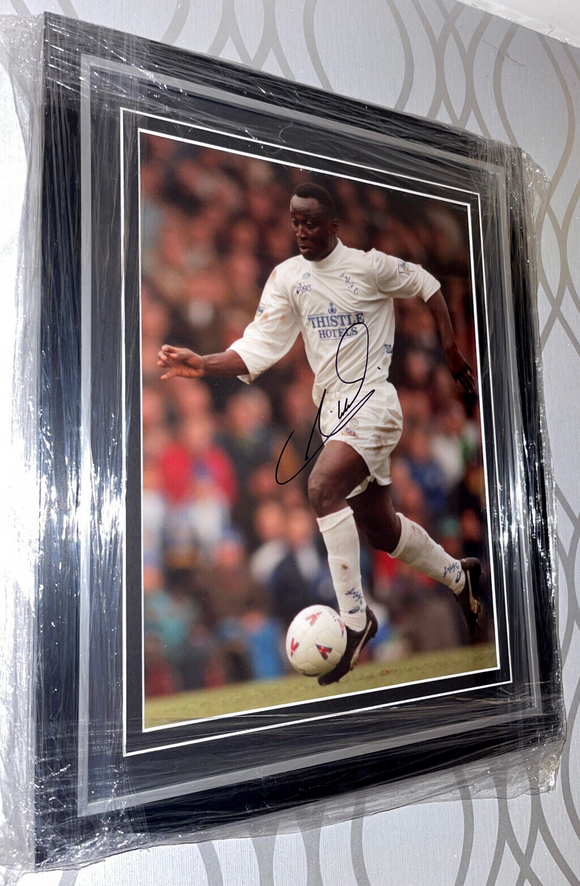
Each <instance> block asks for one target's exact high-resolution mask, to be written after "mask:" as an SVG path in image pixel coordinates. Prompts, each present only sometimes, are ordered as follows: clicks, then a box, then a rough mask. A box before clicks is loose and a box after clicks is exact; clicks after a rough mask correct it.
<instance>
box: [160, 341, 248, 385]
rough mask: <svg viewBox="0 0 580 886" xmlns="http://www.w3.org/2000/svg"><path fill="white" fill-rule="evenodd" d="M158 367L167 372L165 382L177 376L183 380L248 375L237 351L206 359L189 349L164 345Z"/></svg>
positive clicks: (213, 355)
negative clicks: (208, 376)
mask: <svg viewBox="0 0 580 886" xmlns="http://www.w3.org/2000/svg"><path fill="white" fill-rule="evenodd" d="M157 356H158V360H157V365H158V366H160V367H161V368H162V369H164V370H165V372H164V374H163V375H162V376H161V379H162V380H163V381H165V380H167V379H169V378H175V376H181V377H182V378H202V376H204V375H211V376H231V375H247V374H248V368H247V366H246V364H245V363H244V361H243V360H242V358H241V357H240V355H239V354H237V353H236V351H222V352H221V353H220V354H209V355H208V356H206V357H202V356H200V354H196V353H195V352H194V351H190V350H189V348H174V347H173V346H172V345H163V347H162V348H161V350H160V351H159V353H158V355H157Z"/></svg>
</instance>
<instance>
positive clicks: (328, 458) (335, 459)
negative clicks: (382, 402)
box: [308, 440, 369, 631]
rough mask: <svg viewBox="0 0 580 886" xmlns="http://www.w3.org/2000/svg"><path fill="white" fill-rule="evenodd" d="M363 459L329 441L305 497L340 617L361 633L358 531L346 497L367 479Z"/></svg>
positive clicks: (319, 459)
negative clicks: (318, 533)
mask: <svg viewBox="0 0 580 886" xmlns="http://www.w3.org/2000/svg"><path fill="white" fill-rule="evenodd" d="M368 472H369V471H368V467H367V465H366V463H365V461H364V459H363V458H362V457H361V456H360V455H359V454H358V452H355V450H354V449H353V448H352V447H351V446H348V445H347V444H346V443H340V442H338V441H335V440H332V441H329V442H328V443H327V444H326V446H325V447H324V449H323V450H322V452H321V453H320V455H319V457H318V460H317V462H316V464H315V466H314V469H313V471H312V473H311V474H310V477H309V480H308V498H309V500H310V504H311V505H312V507H313V509H314V512H315V514H316V516H317V518H318V526H319V528H320V531H321V533H322V537H323V538H324V542H325V544H326V549H327V551H328V565H329V567H330V574H331V576H332V582H333V585H334V590H335V593H336V596H337V600H338V606H339V610H340V615H341V618H342V619H343V621H344V623H345V624H346V625H347V627H350V628H352V629H353V630H355V631H360V630H362V628H363V627H364V625H365V618H366V615H365V609H366V603H365V600H364V594H363V591H362V586H361V574H360V542H359V536H358V530H357V528H356V523H355V520H354V516H353V513H352V509H351V508H350V505H349V504H348V502H347V500H346V497H347V495H348V494H349V493H350V492H352V490H353V489H355V488H356V487H357V486H358V485H359V484H360V483H362V482H363V481H364V480H365V479H366V478H367V476H368Z"/></svg>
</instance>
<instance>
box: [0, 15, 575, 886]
mask: <svg viewBox="0 0 580 886" xmlns="http://www.w3.org/2000/svg"><path fill="white" fill-rule="evenodd" d="M45 9H46V10H53V11H57V12H62V13H64V14H66V15H69V16H78V17H80V18H83V19H86V20H89V21H93V22H96V23H98V24H104V25H107V26H110V27H116V28H121V29H123V30H129V31H133V32H136V33H139V34H142V35H144V36H147V37H152V38H155V39H161V40H164V41H166V42H168V43H171V44H175V45H179V46H183V47H186V48H188V49H193V50H198V51H201V52H207V53H210V54H212V55H216V56H220V57H222V58H225V59H231V60H234V61H241V62H243V63H244V64H247V65H250V66H252V67H255V68H258V69H262V70H265V71H270V72H272V73H275V74H279V75H282V76H284V77H286V78H287V79H289V80H298V81H302V82H307V83H309V84H312V85H316V86H322V87H323V88H325V89H328V90H332V91H336V92H339V93H344V94H348V95H351V96H354V97H355V98H359V99H363V100H367V101H371V102H377V103H379V104H383V105H386V106H389V107H394V108H397V109H400V110H406V111H409V112H411V113H414V114H419V115H424V116H428V117H432V118H434V119H437V120H441V121H444V122H449V123H452V124H454V125H457V126H461V127H466V128H468V129H471V130H473V131H476V132H479V133H482V134H484V135H488V136H492V137H494V138H497V139H501V140H504V141H509V142H512V143H513V144H517V145H520V146H521V147H522V148H523V149H524V150H526V151H527V152H528V153H529V154H530V155H531V156H532V157H533V158H534V159H535V161H536V162H537V163H538V164H539V165H540V166H542V167H543V168H544V169H545V171H546V172H547V174H548V176H549V178H550V182H551V184H550V202H549V207H548V210H547V213H546V215H545V218H544V224H543V233H542V259H541V267H540V278H541V281H540V282H541V289H540V293H539V298H538V308H539V316H540V328H541V341H542V349H543V359H544V367H545V368H544V378H545V394H546V413H547V420H548V427H549V430H550V435H551V443H552V450H553V458H554V464H555V476H556V483H557V488H556V495H557V503H558V521H559V530H558V554H559V557H560V619H561V620H560V637H561V642H562V654H563V662H564V677H565V690H566V704H567V710H568V717H569V734H570V737H569V741H568V744H567V746H566V749H565V753H564V758H563V761H562V769H561V773H560V776H559V781H558V785H557V789H556V790H555V791H553V792H551V793H549V794H546V795H543V796H542V797H537V796H536V797H529V796H524V797H521V798H518V799H516V800H510V801H505V800H479V799H472V798H471V796H469V794H468V793H467V792H464V793H463V795H461V796H460V795H459V794H458V795H457V799H456V801H455V802H452V803H440V804H426V805H421V806H411V807H404V808H402V809H399V810H396V811H393V812H389V813H383V814H379V815H376V816H367V817H364V816H358V817H354V820H352V821H350V822H346V823H344V824H338V825H331V826H328V827H322V826H321V827H315V828H314V829H310V830H300V829H298V830H297V831H296V833H293V834H279V835H278V836H277V837H254V838H251V837H247V838H244V839H232V840H219V841H214V842H205V843H201V844H199V845H186V846H183V845H182V846H177V847H172V848H163V849H158V850H155V851H151V852H148V853H147V852H134V853H130V854H128V855H126V856H123V857H119V858H115V859H110V860H108V861H106V862H103V863H101V864H98V865H94V866H92V867H89V868H85V869H84V870H82V871H80V872H75V871H68V872H65V873H62V874H60V873H54V874H38V875H26V876H24V877H23V878H22V880H21V883H22V884H23V886H56V884H60V886H73V884H78V886H100V884H113V886H114V884H121V883H135V884H137V883H138V884H139V886H149V884H151V886H153V884H155V886H159V884H161V886H165V884H167V886H169V884H171V886H198V884H200V886H202V884H208V886H391V884H397V886H463V884H468V886H493V884H502V886H505V884H509V886H512V884H513V886H524V884H532V886H560V884H567V883H570V884H580V845H579V838H580V764H579V762H578V744H579V737H580V725H579V724H578V722H577V721H578V708H579V705H580V679H579V678H580V607H579V600H578V596H577V593H576V576H577V573H578V569H577V566H578V563H579V560H578V544H579V541H580V454H579V449H578V445H577V440H578V430H579V428H580V420H579V418H580V403H579V399H578V398H577V397H575V398H574V397H573V398H570V396H569V394H570V392H574V391H575V390H576V385H575V380H576V379H577V378H578V377H579V370H580V250H579V249H578V245H579V244H580V214H579V212H578V201H579V199H580V144H579V139H578V136H577V132H576V129H577V126H576V124H577V119H578V118H579V117H580V50H576V49H572V48H570V47H569V46H566V45H564V44H561V43H557V42H555V41H553V40H550V39H547V38H545V37H542V36H540V35H538V34H536V33H534V32H532V31H529V30H525V29H523V28H520V27H518V26H516V25H511V24H510V23H509V22H506V21H504V20H502V19H499V18H495V17H492V16H490V15H488V14H486V13H482V12H479V11H476V10H474V9H471V8H468V7H465V6H463V5H462V4H459V3H455V2H451V0H357V2H356V11H355V3H354V2H353V0H171V2H170V3H167V4H159V3H153V2H152V0H125V3H123V4H113V3H111V4H110V5H108V4H107V3H105V4H103V3H102V2H101V3H96V2H94V3H93V2H92V0H59V2H42V0H40V2H34V0H0V12H2V13H11V14H18V15H23V14H28V13H38V12H41V11H43V10H45Z"/></svg>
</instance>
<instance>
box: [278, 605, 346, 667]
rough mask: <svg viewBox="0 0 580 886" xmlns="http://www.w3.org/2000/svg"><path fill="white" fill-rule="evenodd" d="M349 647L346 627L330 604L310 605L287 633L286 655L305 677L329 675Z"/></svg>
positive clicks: (297, 617)
mask: <svg viewBox="0 0 580 886" xmlns="http://www.w3.org/2000/svg"><path fill="white" fill-rule="evenodd" d="M345 649H346V628H345V626H344V622H343V621H342V619H341V618H340V616H339V615H338V614H337V613H336V612H335V611H334V609H331V608H330V606H308V607H307V608H306V609H303V610H302V611H301V612H299V613H298V615H297V616H296V618H295V619H294V621H293V622H292V624H291V625H290V627H289V628H288V633H287V634H286V655H287V656H288V661H289V662H290V664H291V665H292V667H293V668H294V669H295V670H296V671H298V673H299V674H303V675H304V676H305V677H318V676H320V675H321V674H327V673H328V672H329V671H331V670H332V669H333V668H334V667H336V665H337V664H338V663H339V661H340V659H341V658H342V656H343V655H344V650H345Z"/></svg>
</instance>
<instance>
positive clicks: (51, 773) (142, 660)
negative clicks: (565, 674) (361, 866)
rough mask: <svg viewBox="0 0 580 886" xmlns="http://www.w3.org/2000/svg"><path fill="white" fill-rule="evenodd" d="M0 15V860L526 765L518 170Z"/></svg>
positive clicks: (544, 780)
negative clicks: (9, 613)
mask: <svg viewBox="0 0 580 886" xmlns="http://www.w3.org/2000/svg"><path fill="white" fill-rule="evenodd" d="M23 46H27V50H26V52H25V53H24V52H23ZM3 48H4V55H5V57H6V60H7V66H8V69H9V71H10V73H11V77H12V82H13V86H14V90H15V95H16V97H17V107H18V109H19V111H20V118H21V123H22V125H23V130H24V132H25V136H26V147H27V157H28V169H29V187H28V190H27V195H26V198H23V209H22V229H21V230H22V233H21V241H20V253H21V260H20V272H19V277H18V281H17V286H16V290H15V291H16V299H17V308H18V311H19V316H20V317H21V318H22V322H21V327H20V328H19V330H18V335H19V338H18V354H17V360H16V364H15V383H16V386H17V396H16V397H15V400H14V416H13V418H14V428H15V431H14V442H15V445H16V446H18V447H20V449H21V450H22V457H23V464H24V465H25V468H26V472H27V476H28V477H29V478H30V477H33V478H35V480H34V481H33V482H34V485H35V487H36V490H37V492H38V496H39V498H40V518H41V519H40V547H39V549H38V554H36V553H34V556H33V558H32V560H31V558H30V555H28V561H27V565H26V573H27V574H29V575H30V585H31V588H32V587H33V590H29V591H27V588H26V584H25V582H24V580H23V579H21V584H20V586H19V587H18V588H17V596H16V597H15V600H16V603H15V609H14V612H13V618H12V620H11V621H10V623H9V624H8V625H7V627H8V630H9V636H8V641H9V642H7V643H6V644H5V646H4V648H3V652H2V665H3V669H4V670H5V672H6V673H7V675H8V682H7V681H6V680H4V682H3V684H2V698H1V702H2V705H3V706H4V707H5V708H6V710H7V711H8V713H9V715H10V721H11V722H12V723H13V733H14V735H13V741H14V746H15V748H16V749H17V751H18V753H17V755H15V760H14V765H9V766H7V767H6V771H4V772H3V776H2V782H1V783H0V785H1V791H2V800H3V804H4V801H6V800H7V799H8V798H10V797H11V798H12V801H11V803H10V804H7V808H9V806H10V805H12V806H13V808H14V811H13V812H12V813H10V814H9V815H8V822H9V827H8V828H7V830H6V834H7V836H6V838H2V843H1V844H0V848H1V850H2V858H1V860H2V861H3V862H5V863H8V864H14V865H16V864H18V865H20V866H21V867H23V868H26V867H32V866H34V865H38V866H45V867H54V866H63V865H67V864H68V865H73V864H77V863H79V864H80V863H85V862H87V861H90V860H94V859H97V858H100V857H103V856H105V855H107V854H110V853H112V852H117V851H121V850H124V849H128V848H136V847H138V846H149V845H154V844H155V843H159V842H160V841H163V840H175V839H180V840H185V839H189V840H194V839H198V838H200V836H201V835H203V836H204V837H207V836H208V834H210V833H211V834H213V833H220V830H219V828H220V827H226V826H227V828H228V831H227V832H228V834H230V835H231V834H234V833H235V834H238V835H239V834H242V833H244V832H245V831H244V829H247V828H248V827H249V826H250V824H249V823H248V821H247V820H246V819H247V816H249V815H254V818H253V819H252V822H251V826H252V829H253V832H254V833H273V832H274V831H275V830H276V829H280V828H282V829H291V828H292V827H293V826H294V822H295V817H294V815H295V812H294V810H295V808H296V806H297V805H304V804H313V805H312V807H311V808H313V809H316V814H317V815H318V814H324V816H325V821H327V822H328V823H330V822H332V821H338V820H341V818H343V817H344V816H345V815H348V814H350V812H349V803H350V802H351V800H353V798H354V799H356V802H357V809H359V814H368V813H371V812H375V811H379V810H385V809H388V808H392V807H394V806H397V805H401V804H402V803H410V802H415V801H419V800H427V799H438V800H440V799H443V798H447V797H454V796H455V794H454V791H457V790H461V789H463V788H465V787H466V786H469V790H470V792H471V793H472V795H482V796H490V795H494V796H495V795H497V794H501V793H502V792H504V793H505V794H506V795H508V794H516V793H520V792H522V791H526V790H544V789H547V788H549V787H550V786H551V785H552V784H553V783H554V779H555V775H556V772H557V765H558V758H559V753H560V750H561V745H562V741H563V735H564V726H563V717H564V715H563V707H562V701H561V692H560V670H559V659H558V652H557V640H556V634H555V625H554V599H555V573H554V548H553V534H554V523H553V503H552V488H551V482H552V481H551V474H550V462H549V451H548V444H547V440H546V435H545V423H544V413H543V403H542V396H541V385H540V366H539V362H538V359H539V358H538V343H537V331H536V318H535V299H534V283H535V277H534V264H535V262H534V258H535V242H536V232H535V223H536V218H537V215H538V211H539V207H540V205H541V200H542V194H543V187H544V182H543V179H542V175H541V173H540V172H539V171H538V170H536V169H535V168H534V166H533V163H532V162H531V161H530V160H529V159H528V158H526V157H523V156H522V155H521V154H520V153H519V152H517V151H515V150H513V149H511V148H509V147H507V146H503V145H500V144H497V143H493V142H489V141H486V140H483V139H480V138H476V137H474V136H471V135H469V134H468V133H462V132H459V131H455V130H451V129H447V128H445V127H442V126H439V125H435V124H432V123H430V122H428V121H423V120H419V119H415V118H410V117H405V116H403V115H400V114H394V113H391V112H387V111H381V110H380V109H370V108H367V107H364V106H361V105H358V104H356V103H355V102H351V101H347V100H345V99H340V98H336V97H334V96H330V95H327V94H325V93H322V92H318V91H316V90H311V89H308V88H306V87H296V86H295V85H290V84H288V83H285V82H284V81H281V80H276V79H274V78H270V77H268V76H264V75H261V74H257V73H253V72H250V71H247V70H245V69H243V68H235V67H233V66H230V65H225V64H222V63H219V62H217V61H215V60H212V59H208V58H203V57H198V56H192V55H189V54H188V53H185V52H183V51H180V50H175V49H170V48H169V47H166V46H162V45H160V44H153V43H149V42H147V41H144V40H140V39H138V38H134V37H129V36H127V35H122V34H117V33H114V32H110V31H106V30H104V29H99V28H96V27H93V26H88V25H83V24H82V23H78V22H72V21H68V20H66V19H63V18H58V17H55V16H46V17H45V18H44V19H43V20H42V21H40V20H38V21H33V22H31V21H15V20H12V21H10V22H8V23H6V25H5V27H4V31H3ZM41 57H42V60H41ZM34 59H36V61H34ZM41 71H42V77H40V72H41ZM34 84H38V85H37V87H36V93H35V87H34ZM289 122H290V123H291V124H292V125H289ZM24 318H26V323H25V322H24ZM395 330H396V332H395ZM31 355H33V360H34V365H35V369H36V370H37V372H36V378H37V379H38V385H37V384H36V382H35V383H34V384H32V382H31V381H30V379H31V377H32V374H30V373H28V375H27V376H26V379H28V381H26V380H25V376H24V372H23V366H24V362H25V361H30V359H31ZM240 379H241V381H243V382H251V384H249V386H247V385H244V384H242V383H241V382H240ZM31 415H32V416H34V421H31V420H30V416H31ZM39 441H40V442H39ZM315 455H316V457H314V456H315ZM29 482H30V481H29ZM32 497H33V496H32ZM317 518H318V519H317ZM28 520H29V522H28V524H27V525H28V530H27V533H23V534H22V537H21V538H19V539H18V544H17V545H16V546H15V554H14V565H15V567H16V565H17V563H20V562H26V556H25V554H24V552H25V551H28V550H30V541H31V539H32V538H34V537H35V536H36V535H37V528H38V527H37V524H36V514H35V518H34V520H33V521H32V522H31V521H30V516H29V518H28ZM34 551H35V552H36V548H34ZM22 558H24V561H23V560H22ZM480 573H481V577H480ZM30 601H32V605H31V602H30ZM458 603H459V605H457V604H458ZM326 607H331V608H332V609H333V610H335V613H334V614H333V613H329V612H328V610H327V608H326ZM302 610H306V613H305V615H304V617H303V618H302V622H301V621H300V617H299V618H298V619H296V617H297V616H298V615H299V613H300V612H301V611H302ZM337 612H338V613H339V617H338V616H337V615H336V613H337ZM371 613H372V614H371ZM289 626H290V627H289ZM29 638H30V639H29ZM32 643H34V650H35V652H34V655H33V654H32V653H31V651H30V650H31V644H32ZM335 647H336V648H335ZM23 650H26V651H27V652H26V655H25V656H23V655H22V654H20V653H22V651H23ZM350 665H352V668H350V667H349V666H350ZM304 674H311V675H313V676H304ZM317 677H318V679H317ZM11 687H19V694H18V699H17V698H16V696H15V694H14V692H13V689H11ZM33 708H34V709H35V716H34V718H33V717H32V714H31V711H32V709H33ZM354 791H356V794H353V792H354ZM345 795H346V797H345ZM15 797H16V798H18V802H17V803H14V802H13V801H14V798H15ZM347 799H348V802H347ZM345 810H346V811H345ZM215 829H218V830H215Z"/></svg>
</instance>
